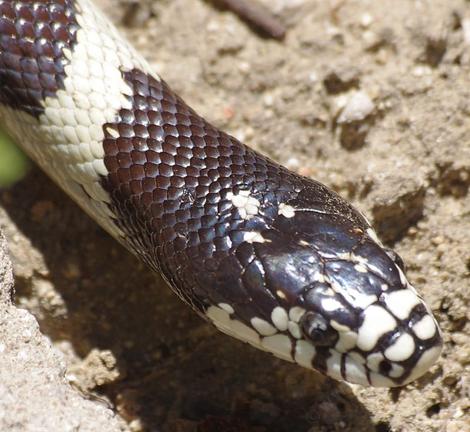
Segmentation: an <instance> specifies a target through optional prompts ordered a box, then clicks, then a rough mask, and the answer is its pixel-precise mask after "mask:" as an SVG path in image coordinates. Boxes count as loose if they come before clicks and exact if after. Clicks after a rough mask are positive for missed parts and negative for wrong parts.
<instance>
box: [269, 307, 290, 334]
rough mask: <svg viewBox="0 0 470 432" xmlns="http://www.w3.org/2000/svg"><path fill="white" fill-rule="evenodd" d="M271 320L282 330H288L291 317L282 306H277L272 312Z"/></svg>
mask: <svg viewBox="0 0 470 432" xmlns="http://www.w3.org/2000/svg"><path fill="white" fill-rule="evenodd" d="M271 320H272V322H273V323H274V325H275V326H276V327H277V328H278V329H279V330H281V331H286V330H287V326H288V324H287V323H288V321H289V318H288V316H287V312H286V310H285V309H284V308H283V307H281V306H276V307H275V308H274V309H273V311H272V312H271Z"/></svg>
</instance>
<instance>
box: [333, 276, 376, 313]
mask: <svg viewBox="0 0 470 432" xmlns="http://www.w3.org/2000/svg"><path fill="white" fill-rule="evenodd" d="M330 283H331V287H332V288H333V290H334V292H337V293H339V294H341V295H342V296H343V297H344V298H345V299H346V301H347V302H349V303H350V304H351V305H352V306H354V307H356V308H360V309H366V308H367V307H369V306H370V305H371V304H372V303H375V302H376V301H377V296H376V295H374V294H364V293H362V292H359V291H356V290H352V289H345V288H344V287H343V286H342V285H341V284H339V283H338V282H337V281H336V280H335V279H331V280H330Z"/></svg>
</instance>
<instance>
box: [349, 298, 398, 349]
mask: <svg viewBox="0 0 470 432" xmlns="http://www.w3.org/2000/svg"><path fill="white" fill-rule="evenodd" d="M363 313H364V321H363V323H362V325H361V327H360V328H359V333H358V339H357V346H358V347H359V348H360V349H362V350H364V351H369V350H371V349H372V348H374V346H375V344H376V343H377V341H378V340H379V339H380V338H381V337H382V336H383V335H385V334H386V333H388V332H389V331H392V330H394V329H395V327H396V326H397V322H396V321H395V318H393V317H392V315H390V314H389V313H388V312H387V311H386V310H385V309H384V308H383V307H381V306H377V305H371V306H369V307H368V308H367V309H366V310H365V311H364V312H363Z"/></svg>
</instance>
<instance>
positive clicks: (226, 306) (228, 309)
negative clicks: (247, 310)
mask: <svg viewBox="0 0 470 432" xmlns="http://www.w3.org/2000/svg"><path fill="white" fill-rule="evenodd" d="M219 307H220V308H222V309H223V310H224V311H226V312H228V313H229V314H230V315H231V314H233V313H234V312H235V311H234V310H233V307H232V306H230V305H229V304H228V303H219Z"/></svg>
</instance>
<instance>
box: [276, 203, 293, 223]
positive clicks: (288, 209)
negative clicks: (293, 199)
mask: <svg viewBox="0 0 470 432" xmlns="http://www.w3.org/2000/svg"><path fill="white" fill-rule="evenodd" d="M278 214H279V215H281V216H284V217H285V218H287V219H290V218H293V217H294V216H295V209H294V207H292V206H290V205H289V204H285V203H281V204H279V208H278Z"/></svg>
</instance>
